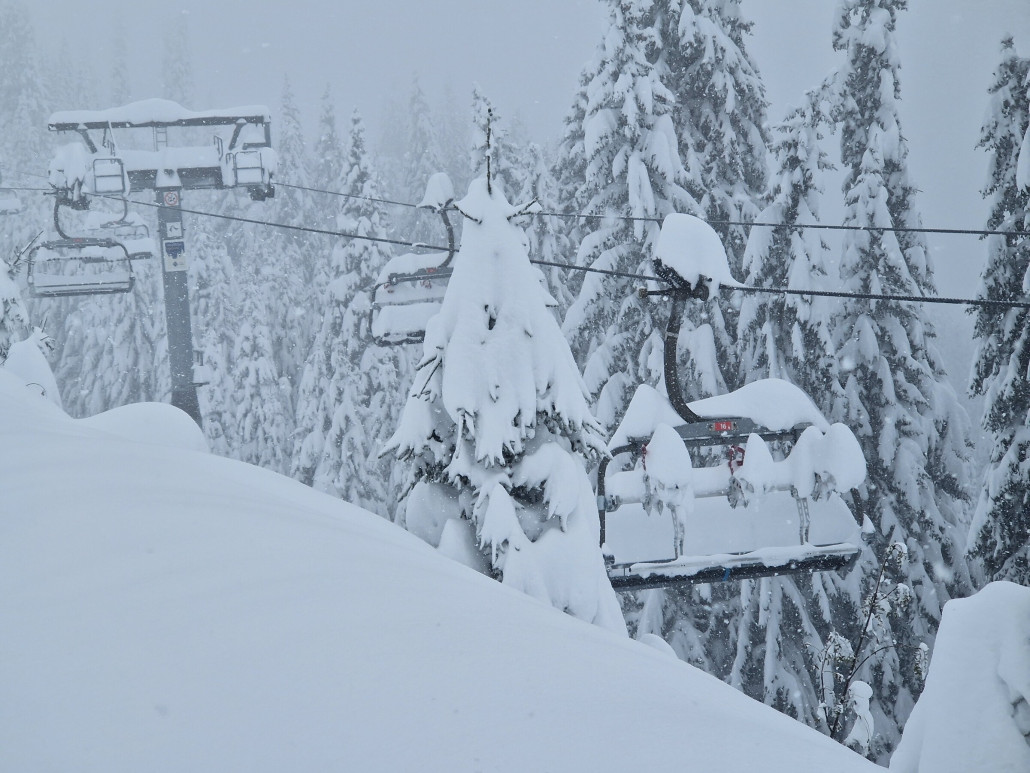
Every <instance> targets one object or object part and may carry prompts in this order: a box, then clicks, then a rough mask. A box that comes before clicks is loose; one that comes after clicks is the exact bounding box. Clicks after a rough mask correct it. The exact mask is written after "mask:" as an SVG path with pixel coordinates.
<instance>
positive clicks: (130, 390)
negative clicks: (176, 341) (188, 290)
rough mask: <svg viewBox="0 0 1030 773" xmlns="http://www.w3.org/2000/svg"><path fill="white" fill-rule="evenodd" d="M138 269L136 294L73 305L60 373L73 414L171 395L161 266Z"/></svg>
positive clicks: (66, 406) (66, 324)
mask: <svg viewBox="0 0 1030 773" xmlns="http://www.w3.org/2000/svg"><path fill="white" fill-rule="evenodd" d="M137 268H138V270H137V271H136V284H135V287H134V289H133V291H132V292H131V293H125V294H117V295H104V296H95V297H84V298H78V299H76V300H78V303H77V304H76V305H75V306H72V305H70V304H69V306H68V313H67V315H66V316H65V317H64V320H63V323H62V329H61V335H60V338H61V339H62V343H61V357H60V360H59V361H58V363H57V367H56V368H55V369H54V372H55V375H56V377H57V383H58V384H59V385H60V387H61V396H62V400H63V403H64V409H65V410H66V411H67V412H68V413H69V414H71V415H72V416H78V417H82V416H93V415H94V414H97V413H100V412H102V411H106V410H109V409H111V408H115V407H117V406H120V405H128V404H129V403H138V402H145V401H151V400H156V401H160V400H164V399H167V398H168V396H169V395H170V393H171V383H170V379H171V376H170V374H169V372H168V365H167V363H168V339H167V334H166V332H165V317H164V306H163V303H162V300H161V299H162V292H161V287H160V283H161V275H160V267H159V266H154V265H145V266H139V267H137ZM48 327H49V324H48Z"/></svg>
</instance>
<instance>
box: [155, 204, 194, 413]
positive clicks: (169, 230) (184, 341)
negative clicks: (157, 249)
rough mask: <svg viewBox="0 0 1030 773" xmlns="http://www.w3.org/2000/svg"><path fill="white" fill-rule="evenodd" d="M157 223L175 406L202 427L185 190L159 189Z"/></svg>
mask: <svg viewBox="0 0 1030 773" xmlns="http://www.w3.org/2000/svg"><path fill="white" fill-rule="evenodd" d="M156 193H157V203H158V204H159V205H161V206H160V207H159V208H158V210H157V222H158V227H159V233H160V235H161V260H162V269H163V272H162V273H163V276H164V292H165V320H166V324H167V327H168V362H169V365H170V367H171V372H172V405H174V406H175V407H176V408H181V409H182V410H184V411H186V413H188V414H189V415H190V417H191V418H192V419H193V420H194V421H195V422H197V425H198V426H201V418H200V402H199V401H198V399H197V387H196V385H195V384H194V383H193V328H192V326H191V324H190V291H189V282H188V276H187V271H186V268H187V264H188V261H187V252H186V234H185V231H184V230H183V225H182V210H181V209H180V207H181V202H182V189H180V188H163V189H158V190H157V191H156Z"/></svg>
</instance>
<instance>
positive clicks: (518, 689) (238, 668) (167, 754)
mask: <svg viewBox="0 0 1030 773" xmlns="http://www.w3.org/2000/svg"><path fill="white" fill-rule="evenodd" d="M141 418H145V417H144V416H143V415H141ZM100 424H101V425H103V421H101V422H100ZM187 445H188V443H187ZM0 481H2V484H0V486H2V488H0V490H2V497H0V631H2V635H0V771H4V773H6V772H7V771H29V770H31V771H37V772H44V771H67V770H75V771H105V773H111V772H114V771H134V772H135V771H142V770H146V771H151V772H153V771H184V770H189V771H228V770H241V771H244V770H245V771H284V770H298V771H300V770H304V771H316V770H317V771H330V770H362V771H366V770H384V771H401V770H439V771H544V770H554V771H568V770H599V771H607V770H612V771H614V770H619V771H623V770H636V769H644V768H646V769H648V770H671V769H677V770H720V771H735V770H748V771H751V770H756V769H761V770H764V771H773V772H775V771H788V770H789V771H791V772H792V773H794V772H795V771H825V770H834V771H841V772H843V773H846V772H847V771H870V770H875V769H876V768H874V767H873V766H872V765H871V764H870V763H867V762H866V761H864V760H862V759H860V758H859V757H857V756H855V755H853V754H852V753H850V752H848V751H846V750H844V749H843V748H842V747H840V746H837V745H836V744H834V743H832V742H831V741H829V740H828V739H826V738H825V737H823V736H820V735H818V734H817V733H815V732H814V731H812V730H810V729H808V728H806V727H804V726H802V725H801V724H799V723H797V722H795V721H793V720H791V719H788V718H787V717H785V716H782V715H780V714H778V713H776V712H775V711H773V710H772V709H768V708H766V707H765V706H762V705H760V704H758V703H756V702H754V701H752V700H750V699H748V698H746V697H745V696H743V695H742V694H740V693H738V692H736V691H735V690H733V689H731V688H730V687H728V686H726V685H724V684H722V683H721V682H718V681H717V680H715V679H714V678H711V677H709V676H707V675H705V674H703V673H701V672H699V671H697V670H695V669H693V668H691V667H689V666H687V665H685V664H682V663H680V662H678V661H675V660H673V659H671V658H670V657H668V655H667V654H663V653H662V652H661V651H657V650H656V649H653V648H650V647H647V646H645V645H642V644H640V643H637V642H633V641H630V640H626V639H622V638H620V637H617V636H614V635H612V634H609V633H607V632H605V631H603V630H601V629H599V628H597V627H595V626H591V625H588V624H586V623H583V622H580V621H577V620H575V619H573V618H571V617H569V616H567V615H564V614H561V613H559V612H557V611H555V610H554V609H552V608H550V607H548V606H545V605H543V604H541V603H539V602H537V601H534V600H533V599H531V598H529V597H526V596H524V595H522V594H519V593H516V592H514V591H511V590H509V589H507V588H504V587H503V586H501V585H499V584H498V583H495V582H492V581H490V580H489V579H487V578H485V577H483V576H481V575H479V574H477V573H476V572H474V571H472V570H470V569H467V568H466V567H464V566H461V565H459V564H457V563H455V562H452V561H449V560H448V559H446V558H444V557H442V556H440V555H439V554H437V553H436V552H435V551H434V550H432V549H431V548H430V547H429V546H427V545H426V544H424V543H423V542H421V541H420V540H419V539H417V538H416V537H414V536H412V535H410V534H407V533H405V532H403V531H402V530H400V529H398V528H396V527H394V526H393V525H391V524H389V523H387V522H385V521H383V520H381V519H379V518H377V517H375V516H373V515H371V514H369V513H367V512H365V511H362V510H359V509H358V508H355V507H352V506H349V505H346V504H343V503H341V502H339V501H338V500H335V499H333V498H330V497H328V496H324V495H322V494H319V493H317V492H315V491H313V490H311V489H308V488H306V487H304V486H302V485H300V484H298V483H296V482H294V481H291V480H289V479H286V478H284V477H281V476H278V475H275V474H273V473H269V472H267V471H264V470H260V469H258V468H255V467H250V466H248V465H245V464H241V463H237V462H233V461H229V460H226V459H221V458H218V457H214V456H211V455H209V454H206V453H202V452H199V451H194V450H189V449H188V448H183V447H175V446H174V445H162V444H155V443H139V442H135V441H133V440H131V439H128V438H125V437H120V436H118V435H116V434H112V433H110V432H105V431H101V430H99V429H98V428H96V427H94V426H90V424H88V423H84V422H77V421H73V420H71V419H68V418H67V417H66V416H65V415H64V414H63V413H62V412H61V411H60V410H59V409H58V408H57V407H56V406H54V405H53V404H52V403H50V402H48V401H45V400H43V399H41V398H40V397H39V396H38V390H35V391H32V390H29V389H26V388H25V387H24V386H23V383H22V381H19V380H18V379H16V378H15V377H14V376H13V375H12V374H10V373H9V372H6V371H4V370H2V369H0Z"/></svg>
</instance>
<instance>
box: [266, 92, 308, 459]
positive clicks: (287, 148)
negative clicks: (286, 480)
mask: <svg viewBox="0 0 1030 773" xmlns="http://www.w3.org/2000/svg"><path fill="white" fill-rule="evenodd" d="M275 148H276V154H277V155H278V158H279V172H280V175H281V177H282V178H283V180H284V181H288V182H290V183H292V184H293V185H302V186H306V187H310V186H309V176H308V172H309V167H308V163H309V162H308V156H307V146H306V142H305V140H304V130H303V127H302V126H301V121H300V109H299V108H298V107H297V103H296V99H295V97H294V94H293V87H292V86H291V84H290V80H289V78H284V79H283V91H282V102H281V103H280V106H279V131H278V139H277V140H276V145H275ZM312 195H313V194H311V193H309V192H307V191H303V190H298V189H297V188H288V187H285V186H280V187H278V188H277V189H276V193H275V198H274V199H273V200H271V201H270V202H263V203H261V204H260V205H258V206H260V207H261V215H262V217H265V218H268V219H270V220H272V221H274V222H276V223H285V224H287V225H300V226H305V225H309V224H310V223H311V220H312V215H311V213H312V212H314V211H316V208H315V207H314V206H312V198H311V197H312ZM259 256H260V257H259V260H260V261H261V269H260V271H261V276H262V278H263V281H264V283H265V284H266V285H267V290H268V297H269V307H268V308H269V315H270V316H269V318H268V320H267V324H268V327H269V330H270V333H271V335H272V351H273V357H274V360H275V367H276V370H277V371H278V373H279V374H280V375H281V376H282V377H284V378H285V379H286V380H287V382H288V383H289V385H290V394H289V396H288V402H287V403H286V407H287V410H288V411H290V414H291V420H292V410H293V405H294V402H293V401H294V399H295V395H296V390H297V385H298V383H299V381H300V370H301V368H302V367H303V363H304V357H305V356H306V354H307V350H308V347H309V346H310V341H311V337H312V336H313V335H314V331H315V330H316V329H317V327H318V319H317V317H316V316H315V315H312V314H309V313H308V309H309V308H311V303H312V301H313V298H312V296H311V294H310V292H309V290H308V288H309V287H310V286H311V282H312V280H313V278H314V276H315V274H316V271H315V266H316V264H317V263H318V262H319V260H320V259H324V258H321V256H320V255H319V254H318V251H317V248H316V247H315V245H314V243H313V240H312V239H310V238H309V236H308V234H305V233H303V232H300V231H290V230H286V229H282V228H275V229H270V230H269V231H266V232H264V233H263V234H262V239H261V242H260V246H259ZM309 317H311V319H308V318H309ZM287 453H288V452H287Z"/></svg>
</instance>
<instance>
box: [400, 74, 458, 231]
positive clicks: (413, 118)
mask: <svg viewBox="0 0 1030 773" xmlns="http://www.w3.org/2000/svg"><path fill="white" fill-rule="evenodd" d="M408 122H409V123H408V136H407V145H406V148H405V152H404V181H403V188H402V191H403V193H404V199H403V200H404V201H408V202H419V201H421V200H422V194H423V193H425V190H426V183H427V182H428V181H429V178H430V177H431V176H432V175H434V174H436V173H437V172H440V171H442V170H443V168H444V163H443V159H442V158H441V153H440V139H439V133H438V129H437V126H436V122H435V116H434V115H433V113H432V111H431V110H430V107H429V102H428V100H427V99H426V95H425V92H423V91H422V86H421V84H420V83H419V81H418V78H417V77H416V78H415V79H414V80H413V81H412V84H411V96H410V97H409V99H408ZM398 225H400V226H401V228H403V229H404V231H403V238H404V239H406V240H408V239H410V240H411V241H413V242H418V243H420V244H446V243H447V242H446V237H445V236H444V235H443V233H442V232H443V228H442V226H441V224H440V222H439V218H437V217H436V216H435V215H433V214H432V213H430V212H427V211H426V210H422V209H414V210H408V211H407V212H405V213H402V217H401V218H400V223H399V224H398Z"/></svg>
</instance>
